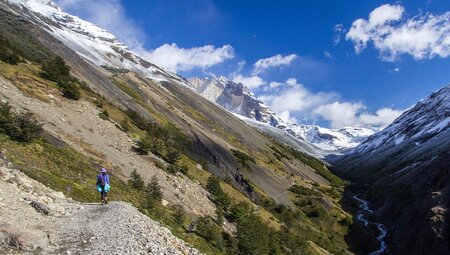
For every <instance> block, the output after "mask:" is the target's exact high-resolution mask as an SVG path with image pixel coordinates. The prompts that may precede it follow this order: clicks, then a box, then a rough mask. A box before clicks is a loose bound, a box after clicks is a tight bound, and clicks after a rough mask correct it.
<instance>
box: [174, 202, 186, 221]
mask: <svg viewBox="0 0 450 255" xmlns="http://www.w3.org/2000/svg"><path fill="white" fill-rule="evenodd" d="M172 209H173V212H174V215H173V217H174V221H175V223H177V224H178V226H183V223H184V221H185V219H186V211H185V210H184V207H183V206H182V205H180V204H175V205H173V206H172Z"/></svg>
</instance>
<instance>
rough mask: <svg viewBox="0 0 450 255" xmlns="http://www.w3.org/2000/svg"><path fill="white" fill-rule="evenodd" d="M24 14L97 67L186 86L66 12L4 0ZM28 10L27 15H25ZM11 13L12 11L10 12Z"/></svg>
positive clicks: (32, 1)
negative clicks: (128, 71)
mask: <svg viewBox="0 0 450 255" xmlns="http://www.w3.org/2000/svg"><path fill="white" fill-rule="evenodd" d="M7 1H8V2H9V3H12V4H15V5H17V6H19V8H21V9H22V13H21V14H22V15H23V13H26V14H27V15H29V16H31V17H32V18H33V19H31V20H35V21H36V22H39V23H40V24H39V25H41V26H42V27H44V28H45V29H46V30H47V31H48V32H49V33H50V34H52V35H53V36H54V37H55V38H57V39H58V40H59V41H61V42H62V43H63V44H64V45H66V46H68V47H69V48H71V49H72V50H74V51H75V52H76V53H77V54H79V55H80V56H81V57H83V58H84V59H87V60H89V61H90V62H92V63H94V64H95V65H97V66H102V67H104V68H115V69H127V70H131V71H134V72H137V73H139V74H142V75H143V76H145V77H147V78H150V79H153V80H157V81H174V82H177V83H179V84H182V85H184V86H189V84H188V83H187V82H186V81H185V80H184V79H183V78H181V77H180V76H178V75H177V74H175V73H172V72H168V71H166V70H164V69H162V68H160V67H158V66H156V65H154V64H152V63H150V62H148V61H146V60H145V59H143V58H141V57H139V56H138V55H137V54H135V53H133V52H132V51H131V50H129V49H128V47H127V46H126V45H125V44H123V43H121V42H119V41H118V40H117V38H116V37H115V36H114V35H112V34H111V33H109V32H108V31H106V30H104V29H102V28H100V27H98V26H96V25H94V24H92V23H90V22H87V21H84V20H82V19H80V18H78V17H76V16H73V15H70V14H68V13H65V12H64V11H63V10H62V9H60V8H59V7H58V6H56V5H55V4H54V3H53V2H52V1H49V0H7ZM25 10H28V12H25ZM12 11H13V10H12Z"/></svg>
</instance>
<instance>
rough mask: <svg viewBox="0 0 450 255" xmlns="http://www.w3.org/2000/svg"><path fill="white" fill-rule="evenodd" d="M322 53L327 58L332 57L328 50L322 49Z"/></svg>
mask: <svg viewBox="0 0 450 255" xmlns="http://www.w3.org/2000/svg"><path fill="white" fill-rule="evenodd" d="M323 55H324V56H325V57H326V58H328V59H333V55H331V53H330V52H329V51H324V52H323Z"/></svg>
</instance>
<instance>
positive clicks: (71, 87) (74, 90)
mask: <svg viewBox="0 0 450 255" xmlns="http://www.w3.org/2000/svg"><path fill="white" fill-rule="evenodd" d="M58 86H59V87H60V88H61V91H62V93H63V96H64V97H66V98H68V99H72V100H79V99H80V98H81V91H80V87H79V86H78V85H77V84H76V83H74V82H67V83H64V82H59V83H58Z"/></svg>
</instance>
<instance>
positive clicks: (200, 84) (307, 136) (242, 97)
mask: <svg viewBox="0 0 450 255" xmlns="http://www.w3.org/2000/svg"><path fill="white" fill-rule="evenodd" d="M188 81H189V83H190V84H191V85H192V87H193V88H194V89H195V90H196V91H197V92H198V93H200V94H201V95H203V96H204V97H206V98H207V99H209V100H211V101H213V102H215V103H217V104H218V105H220V106H222V107H224V108H225V109H227V110H228V111H230V112H232V113H236V114H239V115H241V116H244V117H247V118H249V119H253V120H257V121H259V122H262V123H267V124H269V125H271V126H273V127H277V128H279V129H281V130H284V131H285V132H287V133H289V134H291V135H293V136H294V137H296V138H298V139H301V140H304V141H307V142H309V143H311V144H313V145H315V146H317V147H318V148H320V149H321V150H323V151H328V152H341V151H343V150H345V149H349V148H352V147H355V146H356V145H358V144H359V143H361V142H363V141H364V140H365V139H366V138H367V137H368V136H369V135H371V134H373V133H374V132H375V131H376V130H375V129H369V128H354V127H346V128H341V129H328V128H323V127H319V126H316V125H304V124H297V123H291V122H286V121H283V120H282V119H281V118H280V117H278V115H277V114H276V113H275V112H273V111H272V110H271V109H270V107H269V106H267V105H265V104H264V102H262V101H260V100H258V99H257V98H256V97H255V95H254V94H253V93H252V92H251V91H250V90H249V89H248V88H247V87H246V86H245V85H243V84H242V83H235V82H233V81H231V80H228V79H227V78H225V77H219V78H191V79H189V80H188ZM245 120H246V119H245V118H244V121H245Z"/></svg>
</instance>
